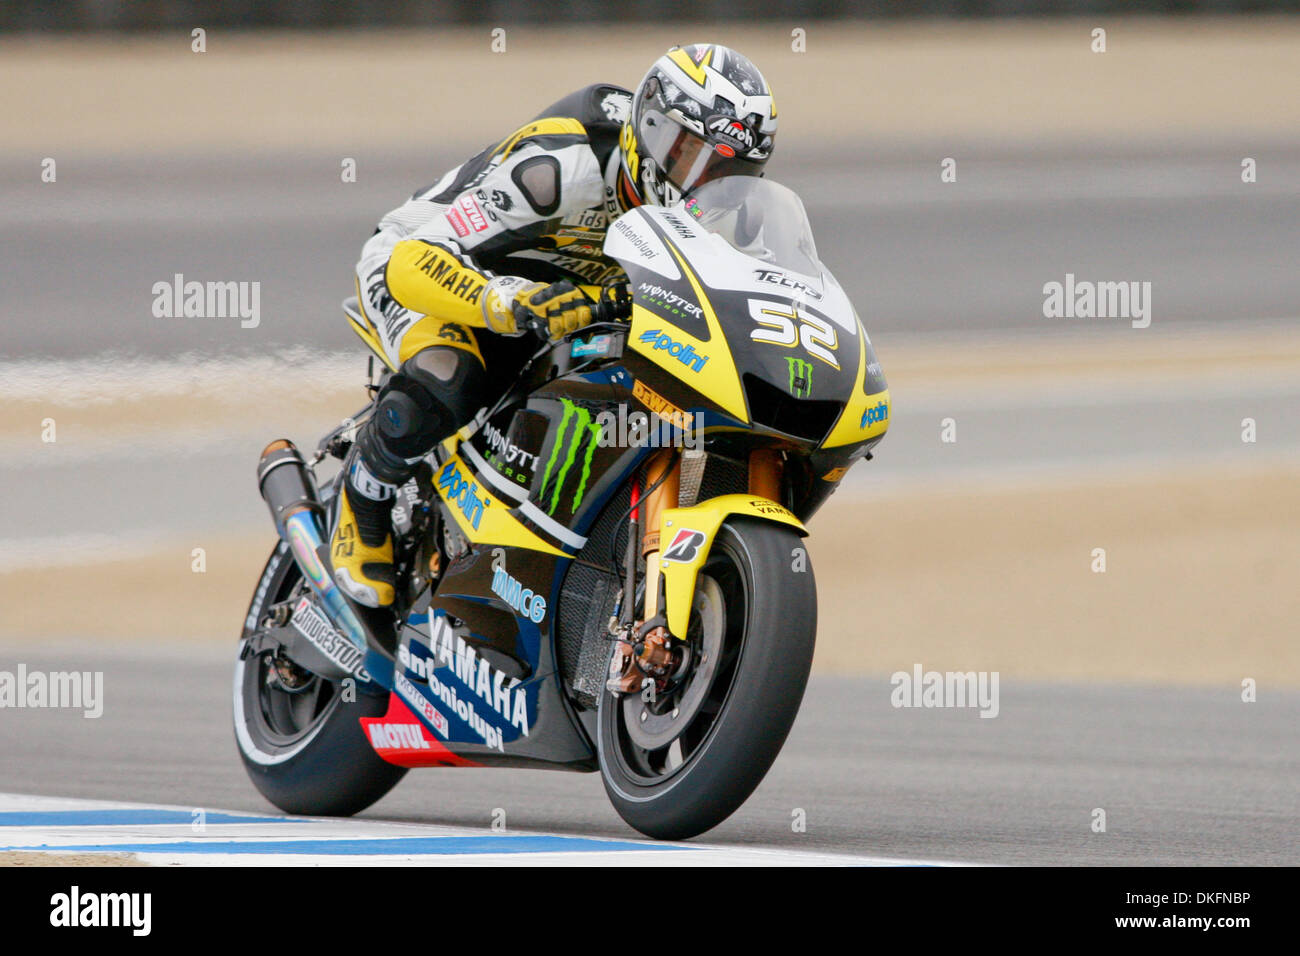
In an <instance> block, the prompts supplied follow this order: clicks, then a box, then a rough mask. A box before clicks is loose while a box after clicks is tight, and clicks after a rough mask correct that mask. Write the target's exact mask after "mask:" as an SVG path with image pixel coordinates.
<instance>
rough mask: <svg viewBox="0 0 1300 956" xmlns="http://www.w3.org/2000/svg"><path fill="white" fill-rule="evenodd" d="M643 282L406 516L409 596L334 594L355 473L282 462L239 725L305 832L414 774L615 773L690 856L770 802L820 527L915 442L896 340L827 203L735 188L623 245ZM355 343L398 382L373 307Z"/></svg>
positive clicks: (263, 773) (403, 493)
mask: <svg viewBox="0 0 1300 956" xmlns="http://www.w3.org/2000/svg"><path fill="white" fill-rule="evenodd" d="M604 248H605V252H606V254H607V255H608V256H609V257H610V258H613V259H615V260H617V261H618V262H619V263H620V264H621V265H622V266H623V267H624V269H625V271H626V275H627V282H626V284H620V285H617V286H609V287H605V288H588V289H587V291H588V293H589V294H590V295H591V296H592V297H593V300H594V302H595V306H594V309H593V311H594V313H595V316H596V319H597V321H596V322H595V323H594V324H593V325H591V326H588V327H586V328H584V329H582V330H580V331H579V332H576V333H573V334H571V335H569V336H567V337H566V338H564V339H562V340H560V341H557V342H550V341H548V340H546V334H545V331H544V330H538V332H539V336H538V337H539V348H538V351H537V352H536V353H535V355H534V356H533V357H532V359H531V360H530V361H529V362H528V364H527V365H526V367H525V368H524V371H523V373H522V374H521V375H520V376H519V378H518V380H517V381H516V382H515V383H514V384H513V385H512V386H511V387H510V389H509V391H508V392H507V393H506V394H505V395H504V396H502V397H501V398H500V400H499V401H496V402H495V404H493V405H492V406H491V407H488V408H484V409H483V410H481V411H480V412H479V413H478V415H477V416H476V417H475V419H474V420H473V421H472V422H471V423H470V424H469V425H467V426H466V427H465V428H462V429H461V430H460V432H459V433H457V434H456V435H454V436H452V437H451V438H449V439H448V440H446V441H445V442H443V443H442V444H441V445H440V446H439V447H438V448H436V449H435V450H434V451H433V452H432V453H431V454H430V455H429V456H428V457H427V458H426V459H425V461H424V462H422V463H421V465H420V467H419V469H418V471H417V473H416V475H415V477H413V478H412V479H411V480H410V481H409V482H408V483H407V484H406V485H405V486H404V487H403V488H401V489H400V490H399V494H398V504H397V505H396V506H395V507H394V509H393V537H394V553H395V559H396V574H397V595H398V596H397V600H396V603H395V604H394V606H393V607H391V608H386V609H381V610H375V609H370V608H365V607H361V606H359V605H355V604H353V603H352V602H350V601H349V600H348V599H347V598H346V597H345V596H344V595H343V594H342V593H341V592H340V591H339V590H338V589H337V588H336V587H335V586H334V584H333V581H332V579H331V568H330V559H329V552H328V546H327V544H326V542H328V540H329V528H330V522H331V520H333V514H334V512H335V510H336V508H335V503H336V501H337V497H338V489H339V483H340V481H341V477H340V475H339V474H334V475H333V476H332V477H325V476H324V475H323V474H322V471H323V468H322V463H323V462H326V461H327V460H333V459H337V460H339V461H341V460H342V459H343V457H344V456H345V455H346V453H347V451H348V448H349V447H350V445H351V443H352V441H353V440H354V438H355V433H356V428H357V427H358V425H359V424H360V423H361V422H363V421H364V420H365V418H366V416H368V415H370V414H372V413H373V398H374V395H375V394H376V392H377V390H378V388H379V386H380V385H381V384H382V381H383V376H384V375H387V374H391V372H392V371H393V369H392V368H391V366H389V367H387V368H385V369H382V370H381V373H380V375H379V376H378V377H377V376H376V375H375V374H373V367H374V359H372V360H371V362H372V374H371V376H370V380H369V381H368V383H367V387H368V389H369V390H370V395H371V399H372V403H371V405H368V406H367V407H366V408H365V409H363V410H362V411H361V412H359V413H358V414H357V415H355V416H353V417H352V418H351V419H348V420H345V421H344V422H343V423H342V424H341V425H340V426H339V427H338V428H336V429H335V430H334V431H332V432H330V433H329V434H328V435H326V436H325V438H324V439H322V441H321V442H320V444H319V447H318V448H317V450H316V452H315V454H314V456H312V457H311V458H310V460H305V459H304V457H303V456H302V455H301V454H300V453H299V451H298V450H297V449H296V448H295V447H294V446H293V445H292V444H291V443H290V442H288V441H285V440H280V441H276V442H272V443H271V444H270V445H269V446H268V447H267V449H266V450H265V452H264V453H263V456H262V458H261V461H260V464H259V473H258V480H259V487H260V490H261V492H262V495H263V497H264V498H265V500H266V502H267V504H268V506H269V508H270V510H271V513H272V516H273V518H274V521H275V524H276V528H277V530H278V532H279V535H280V541H279V543H278V544H277V546H276V547H275V550H274V551H273V552H272V554H271V557H270V559H269V560H268V562H267V564H266V566H265V569H264V570H263V572H262V576H261V578H260V580H259V581H258V584H257V588H256V593H255V594H254V596H253V599H252V603H251V605H250V607H249V610H248V614H247V617H246V620H245V622H244V629H243V634H242V637H241V640H240V644H239V654H238V660H237V662H236V664H235V673H234V724H235V735H236V739H237V742H238V746H239V750H240V753H241V756H242V758H243V762H244V765H245V767H246V768H247V770H248V772H249V774H250V776H251V778H252V780H253V783H254V784H255V785H256V786H257V788H258V789H259V790H260V791H261V793H262V794H263V795H264V796H265V797H266V798H267V799H268V800H269V801H270V802H271V803H273V804H275V805H276V806H278V807H280V808H281V809H283V810H285V811H287V812H290V813H298V814H308V815H348V814H352V813H356V812H358V811H360V810H362V809H364V808H365V807H367V806H369V805H370V804H371V803H373V802H374V801H376V800H378V799H379V798H380V797H382V796H383V795H384V794H385V793H387V792H388V791H389V790H390V789H391V788H392V787H393V786H394V785H395V784H396V783H397V782H398V781H399V780H400V779H401V778H402V776H403V775H404V774H405V773H406V772H407V770H408V769H410V768H412V767H468V766H504V767H534V768H550V769H557V770H577V771H599V773H600V774H601V777H602V780H603V782H604V786H605V790H606V792H607V794H608V796H609V799H610V800H611V801H612V803H613V805H614V807H615V808H616V809H617V811H618V813H619V814H620V815H621V816H622V817H623V819H624V820H625V821H627V823H629V824H630V825H631V826H632V827H634V828H636V829H637V830H639V831H641V832H642V833H644V834H646V835H648V836H651V837H655V838H661V839H686V838H689V837H692V836H694V835H697V834H699V833H702V832H704V831H706V830H708V829H710V828H712V827H714V826H716V825H717V824H718V823H720V822H721V821H723V820H725V819H726V818H727V817H728V816H729V815H730V814H731V813H733V812H734V811H735V810H736V809H737V808H738V807H739V806H740V805H741V804H742V803H743V802H744V801H745V800H746V799H747V798H748V796H749V795H750V794H751V793H752V792H753V790H754V788H755V787H757V786H758V784H759V782H760V781H761V780H762V778H763V776H764V775H765V774H766V772H767V770H768V768H769V767H770V766H771V765H772V762H773V761H774V760H775V759H776V756H777V754H778V752H779V751H780V749H781V747H782V745H783V743H784V741H785V738H786V735H787V734H788V732H789V730H790V727H791V725H792V724H793V722H794V719H795V715H796V713H797V711H798V708H799V705H800V702H801V700H802V697H803V693H804V688H805V685H806V683H807V678H808V672H809V668H810V666H811V662H812V656H813V645H814V638H815V634H816V628H817V595H816V587H815V584H814V578H813V572H812V567H811V564H810V562H809V559H808V554H807V550H806V548H805V547H804V542H803V540H802V539H803V536H804V535H805V534H806V529H805V522H806V521H807V520H808V518H809V517H810V516H811V515H812V514H813V513H814V512H815V511H816V510H817V509H818V508H819V507H820V506H821V505H822V504H823V503H824V502H825V501H826V499H827V498H828V497H829V496H830V495H831V493H832V492H833V491H834V490H835V488H836V487H837V485H838V484H839V482H840V481H841V479H842V478H843V477H844V474H845V473H846V472H847V471H848V469H849V468H850V467H851V466H852V465H853V464H854V463H855V462H856V461H858V460H860V459H864V458H867V459H869V458H870V457H871V449H872V448H873V447H874V446H875V445H876V443H877V442H879V441H880V440H881V438H882V437H883V436H884V434H885V431H886V429H887V428H888V425H889V402H890V400H889V392H888V391H887V388H886V384H885V379H884V376H883V374H882V372H881V369H880V365H879V364H878V363H877V361H876V356H875V352H874V350H873V348H872V345H871V342H870V341H869V339H868V337H867V333H866V331H865V329H864V328H863V326H862V324H861V322H860V321H859V318H858V316H857V313H856V311H855V310H854V308H853V306H852V304H851V303H850V302H849V300H848V298H847V296H846V295H845V293H844V290H843V289H842V288H841V287H840V285H839V283H838V282H837V281H836V280H835V279H834V277H833V276H832V275H831V274H830V272H829V271H828V270H827V269H826V267H825V266H824V265H822V263H821V261H820V260H819V259H818V257H817V251H816V247H815V245H814V243H813V238H812V232H811V228H810V227H809V224H808V219H807V216H806V214H805V212H804V208H803V204H802V203H801V202H800V200H799V198H798V197H797V196H796V195H795V194H794V193H793V192H792V191H790V190H789V189H787V188H786V187H784V186H780V185H778V184H776V183H773V182H771V181H769V180H766V179H760V178H755V177H728V178H724V179H719V180H716V181H714V182H710V183H707V184H705V185H704V186H702V187H700V188H699V189H697V190H696V191H695V192H694V193H693V194H692V195H691V196H690V197H688V198H686V199H685V200H684V201H681V202H678V203H677V204H675V205H674V206H670V207H654V208H652V207H645V206H643V207H640V208H638V209H635V210H632V211H631V212H628V213H626V214H625V215H623V216H621V217H620V218H618V219H617V220H616V221H615V222H614V223H612V225H611V227H610V229H609V230H608V232H607V237H606V239H605V246H604ZM344 309H345V312H346V313H347V317H348V321H349V323H350V324H351V326H352V328H353V330H354V331H355V332H356V333H357V334H358V335H359V336H360V337H361V338H362V339H363V340H364V341H365V342H366V343H367V344H368V345H369V346H370V348H371V349H372V350H373V351H374V352H375V354H376V356H378V358H379V359H380V360H381V361H383V362H384V363H385V365H387V359H385V357H384V350H383V348H382V346H381V344H380V341H379V338H378V334H377V331H376V329H375V327H374V326H373V325H372V324H371V323H370V321H369V320H368V319H367V317H366V316H365V314H364V312H363V311H362V310H361V309H360V308H359V307H358V305H357V304H356V301H355V300H350V301H349V302H345V303H344Z"/></svg>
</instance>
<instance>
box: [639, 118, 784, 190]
mask: <svg viewBox="0 0 1300 956" xmlns="http://www.w3.org/2000/svg"><path fill="white" fill-rule="evenodd" d="M640 126H641V128H640V129H639V130H638V133H639V134H640V137H641V144H642V146H643V147H644V149H645V152H646V153H647V154H648V155H649V156H650V157H651V158H653V159H654V161H655V162H656V163H657V164H658V166H659V169H660V170H661V171H662V173H663V176H664V178H666V179H667V180H668V181H669V182H671V183H672V184H673V185H674V186H676V187H677V189H678V191H679V192H681V193H683V194H685V193H688V192H690V191H691V190H692V189H694V188H695V187H697V186H701V185H703V184H704V183H707V182H711V181H712V180H715V179H721V178H722V177H723V176H758V175H760V174H761V173H762V168H763V167H762V165H761V164H759V163H755V162H751V161H749V160H746V159H741V158H740V157H739V156H736V155H735V153H734V152H731V155H727V153H728V152H729V151H731V150H732V147H730V146H728V145H726V144H725V143H723V144H716V145H715V144H714V143H711V142H709V141H708V140H707V139H704V138H703V137H701V136H700V134H698V133H695V132H692V131H691V130H689V129H687V128H686V127H685V126H683V125H682V124H681V123H679V122H677V120H675V119H674V118H672V117H671V116H670V115H667V114H664V113H661V112H659V111H658V110H647V111H646V113H645V115H644V116H643V117H642V118H641V124H640ZM719 147H720V148H721V150H722V151H721V152H720V151H719Z"/></svg>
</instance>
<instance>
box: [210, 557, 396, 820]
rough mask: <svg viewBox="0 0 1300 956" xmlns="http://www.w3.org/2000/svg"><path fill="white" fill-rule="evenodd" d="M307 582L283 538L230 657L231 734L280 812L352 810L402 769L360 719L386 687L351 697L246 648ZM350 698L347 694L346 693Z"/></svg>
mask: <svg viewBox="0 0 1300 956" xmlns="http://www.w3.org/2000/svg"><path fill="white" fill-rule="evenodd" d="M305 586H306V585H305V583H304V582H303V580H302V573H301V572H300V571H299V569H298V565H297V564H296V563H295V562H294V560H293V555H292V554H291V553H290V552H289V550H288V548H287V547H286V546H285V545H284V544H283V543H281V544H280V545H279V546H278V547H277V548H276V549H275V551H274V552H272V554H271V558H270V560H269V561H268V562H267V564H266V569H265V570H264V571H263V572H262V578H261V581H260V582H259V584H258V589H257V594H256V595H255V596H254V598H253V603H252V606H251V607H250V608H249V612H248V617H247V618H246V620H245V623H244V633H243V637H242V639H241V640H240V644H239V648H240V656H239V659H238V660H236V662H235V675H234V723H235V740H236V742H237V743H238V745H239V753H240V756H241V757H242V758H243V761H244V768H245V769H246V770H247V771H248V776H249V777H250V778H251V779H252V781H253V785H254V786H255V787H257V789H258V791H259V792H260V793H261V794H262V796H264V797H266V799H267V800H269V801H271V803H273V804H275V805H276V806H277V807H279V808H280V809H281V810H284V811H285V812H286V813H296V814H304V815H308V816H351V815H352V814H354V813H357V812H359V811H361V810H364V809H365V808H366V807H368V806H370V805H371V804H372V803H374V802H375V801H376V800H378V799H379V798H380V797H382V796H383V795H384V794H386V793H388V791H389V790H391V789H392V788H393V787H394V786H396V785H397V782H398V781H399V780H401V779H402V777H403V776H405V774H406V769H405V768H404V767H397V766H394V765H393V764H390V763H388V762H387V761H385V760H382V759H381V758H380V757H379V755H378V754H376V753H375V752H374V750H373V749H372V748H371V746H370V743H369V741H368V740H367V739H366V736H365V733H364V732H363V731H362V729H361V723H360V718H362V717H382V716H383V715H384V713H385V712H386V711H387V708H388V693H387V691H385V692H383V693H382V694H375V693H368V692H367V690H366V688H365V687H364V685H361V684H358V686H357V688H356V690H357V692H356V694H355V698H356V699H355V700H345V699H344V694H343V693H342V688H341V685H340V684H338V683H335V682H332V681H328V680H325V679H324V678H321V677H319V676H317V675H315V674H312V673H310V672H308V671H306V670H304V669H302V668H300V667H298V666H297V664H295V663H294V662H292V661H290V660H288V659H286V658H284V657H283V656H282V655H280V654H278V653H277V652H275V651H273V650H264V651H262V652H259V653H252V654H249V655H248V656H247V657H245V656H244V654H245V645H246V644H247V642H248V639H249V637H250V636H252V634H253V633H254V632H255V631H256V630H257V627H258V622H260V621H261V619H262V617H263V616H264V615H265V614H266V612H267V610H268V609H269V608H270V607H271V606H272V605H275V604H279V603H281V602H283V601H287V600H289V599H290V598H292V597H293V596H294V595H295V594H297V593H298V592H300V591H301V590H302V589H303V588H304V587H305ZM348 696H349V697H351V696H352V695H348Z"/></svg>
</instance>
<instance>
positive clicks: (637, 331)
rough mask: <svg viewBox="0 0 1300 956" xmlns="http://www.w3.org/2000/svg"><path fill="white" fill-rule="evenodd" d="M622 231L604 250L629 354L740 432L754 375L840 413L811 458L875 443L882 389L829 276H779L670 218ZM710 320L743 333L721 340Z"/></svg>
mask: <svg viewBox="0 0 1300 956" xmlns="http://www.w3.org/2000/svg"><path fill="white" fill-rule="evenodd" d="M620 222H623V223H624V228H622V229H618V230H615V231H613V232H612V233H611V237H610V239H609V240H608V243H607V245H608V246H609V247H610V249H611V254H613V255H615V256H616V257H617V258H619V259H620V261H622V262H623V265H624V268H625V270H626V271H627V273H628V277H629V280H630V285H631V290H632V295H633V307H632V329H631V332H630V334H629V336H628V348H629V349H630V350H632V351H635V352H637V353H639V354H641V355H643V356H644V357H645V358H647V359H648V360H649V361H651V362H652V363H654V364H655V365H657V366H658V367H659V368H661V369H663V370H664V371H665V372H666V373H668V374H669V375H670V376H673V377H675V378H677V379H679V380H680V381H682V382H683V383H685V384H686V385H688V386H689V387H690V388H691V389H692V390H694V391H696V392H698V393H700V394H702V395H703V396H704V397H705V398H707V399H708V400H710V401H711V402H713V403H715V404H716V405H717V406H718V408H720V409H721V410H723V411H725V412H727V413H728V414H730V415H732V416H734V417H735V418H736V419H737V420H738V421H740V422H741V423H743V424H749V423H750V422H751V419H752V415H753V412H754V409H753V408H751V407H750V404H749V400H748V398H747V395H746V389H745V385H744V379H745V376H747V375H752V376H754V377H757V378H759V379H761V380H762V381H764V382H766V383H768V384H769V385H771V386H773V387H774V388H777V389H780V390H783V391H785V390H788V393H789V394H790V395H791V396H793V397H796V398H799V399H801V400H812V401H815V402H822V403H841V404H842V405H843V408H842V410H840V411H839V414H838V417H837V418H835V420H834V424H833V426H832V427H831V428H829V429H828V431H827V433H826V434H825V435H822V436H819V437H820V439H821V441H820V445H821V447H825V448H832V447H838V446H841V445H845V444H853V443H857V442H863V441H868V440H870V439H873V438H877V437H879V436H880V435H883V434H884V432H885V431H886V430H887V428H888V409H889V393H888V389H887V388H885V385H884V378H883V375H882V374H881V373H880V371H879V364H878V363H877V362H876V358H875V353H874V350H873V349H872V347H871V343H870V339H869V338H868V336H867V334H866V330H865V329H863V328H862V324H861V322H860V321H859V320H858V317H857V315H856V313H855V312H854V310H853V307H852V305H851V304H850V303H849V301H848V298H847V296H846V295H845V294H844V291H843V289H842V288H841V287H840V285H839V283H838V282H836V281H835V279H834V277H833V276H831V275H830V274H829V273H822V274H821V275H819V276H810V275H803V274H800V273H795V272H793V271H792V270H789V269H777V268H775V267H773V266H772V265H771V264H770V263H765V262H763V261H761V260H758V259H755V258H753V257H751V256H748V255H745V254H744V253H742V252H740V251H738V250H737V249H735V248H733V247H732V246H731V245H730V244H728V243H727V242H726V240H725V239H723V238H722V237H720V236H717V235H713V234H712V233H709V232H706V231H705V230H703V229H700V228H698V227H696V226H695V225H694V224H693V223H690V222H687V221H686V220H685V219H684V218H683V217H682V216H681V215H679V214H678V213H677V212H676V211H675V210H674V209H660V208H650V207H641V208H638V209H635V210H633V211H631V212H629V213H627V214H625V215H624V216H623V217H622V218H621V220H620ZM719 313H721V314H725V315H735V316H748V317H749V319H750V321H751V322H752V325H751V326H750V327H749V328H740V329H736V328H730V329H727V330H724V329H723V328H722V326H721V324H720V321H719V319H718V315H719ZM728 332H729V333H730V334H729V335H728V334H727V333H728ZM755 336H757V338H756V337H755ZM830 407H831V409H832V414H834V407H833V405H831V406H830ZM868 410H875V411H873V412H872V414H867V413H868Z"/></svg>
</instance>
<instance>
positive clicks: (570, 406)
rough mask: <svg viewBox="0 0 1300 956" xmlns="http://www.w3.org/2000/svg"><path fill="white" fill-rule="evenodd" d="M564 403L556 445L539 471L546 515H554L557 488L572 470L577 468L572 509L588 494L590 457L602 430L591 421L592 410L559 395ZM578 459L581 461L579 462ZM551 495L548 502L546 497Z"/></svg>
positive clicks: (558, 494) (542, 500)
mask: <svg viewBox="0 0 1300 956" xmlns="http://www.w3.org/2000/svg"><path fill="white" fill-rule="evenodd" d="M560 401H561V402H562V403H563V404H564V417H563V418H561V419H560V429H559V431H558V432H556V435H555V447H554V448H552V449H551V457H550V458H549V459H548V460H547V462H546V470H545V471H544V472H542V487H541V490H540V491H539V492H538V498H539V499H540V502H541V504H542V505H543V506H544V507H545V508H546V513H547V514H552V515H553V514H555V509H556V508H558V507H559V506H560V491H561V489H562V488H563V487H564V483H565V481H566V480H567V479H568V477H569V475H570V473H571V472H573V471H575V466H576V470H577V471H578V475H579V477H578V484H577V487H576V488H574V490H573V504H572V505H571V506H570V509H569V510H571V511H577V510H578V507H579V505H581V504H582V498H583V496H584V495H585V494H586V493H587V481H588V479H590V478H591V456H592V455H594V454H595V453H596V446H597V445H599V444H600V438H601V435H602V434H603V431H604V430H603V429H602V428H601V427H600V426H599V425H597V424H596V423H595V422H594V421H592V417H591V412H589V411H588V410H587V409H585V408H580V407H579V406H578V405H576V404H575V403H573V402H572V401H570V400H569V399H567V398H561V399H560ZM579 459H581V463H580V464H579ZM548 495H549V497H550V502H549V504H548V503H547V497H548Z"/></svg>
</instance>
